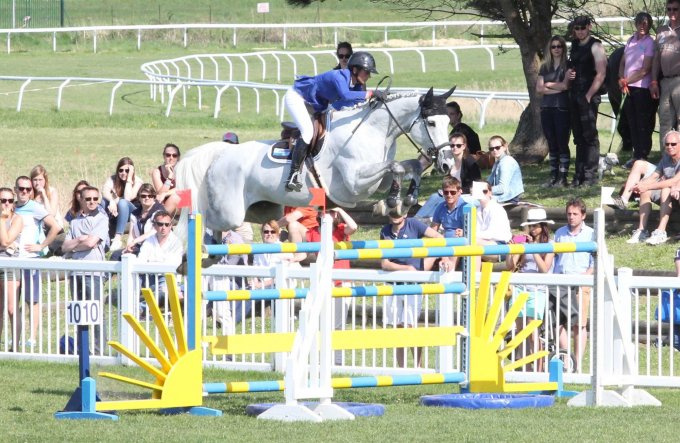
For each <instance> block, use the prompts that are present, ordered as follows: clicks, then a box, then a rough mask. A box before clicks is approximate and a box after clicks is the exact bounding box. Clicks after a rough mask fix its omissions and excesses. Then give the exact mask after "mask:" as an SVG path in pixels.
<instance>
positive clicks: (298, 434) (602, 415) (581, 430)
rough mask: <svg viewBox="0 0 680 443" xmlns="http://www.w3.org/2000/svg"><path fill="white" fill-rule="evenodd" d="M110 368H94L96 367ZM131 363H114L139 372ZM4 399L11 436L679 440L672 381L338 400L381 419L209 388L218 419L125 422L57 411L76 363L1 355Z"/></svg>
mask: <svg viewBox="0 0 680 443" xmlns="http://www.w3.org/2000/svg"><path fill="white" fill-rule="evenodd" d="M100 369H103V370H110V368H96V367H95V368H93V370H94V373H96V372H97V371H99V370H100ZM139 371H140V370H139V369H135V368H115V372H120V373H122V374H125V375H128V376H139V375H140V372H139ZM271 377H272V374H263V373H255V372H251V373H245V372H231V371H221V370H211V369H207V370H205V372H204V379H205V380H206V381H222V382H226V381H231V380H244V379H248V380H260V379H270V378H271ZM0 378H2V380H3V384H4V385H5V389H4V390H3V392H4V395H3V402H2V404H1V405H0V423H2V425H3V431H4V435H5V438H6V439H7V441H31V440H33V439H35V436H37V435H40V436H42V438H43V439H45V440H46V441H92V440H93V439H94V440H96V441H127V440H131V441H158V440H159V438H163V439H164V440H168V441H206V440H207V439H220V440H227V441H236V440H239V441H255V440H261V439H262V438H263V436H265V435H266V436H268V437H265V438H268V439H271V440H273V441H293V440H294V441H310V442H318V441H348V442H349V441H428V442H431V441H449V440H451V438H455V440H456V441H527V440H529V439H530V440H531V441H537V442H543V441H545V442H548V441H554V439H555V434H556V433H557V434H558V435H559V436H560V437H559V438H560V439H565V440H570V441H607V442H608V441H643V440H649V439H652V440H653V441H674V440H675V438H676V432H675V429H674V427H673V426H672V424H671V423H673V420H674V417H675V415H677V414H676V411H677V408H678V407H680V394H678V391H677V390H674V389H652V390H651V393H652V394H653V395H655V396H656V397H657V398H658V399H659V400H661V402H662V403H663V406H661V407H659V408H643V407H639V408H632V409H625V408H600V409H593V408H570V407H567V406H566V401H565V400H560V399H558V400H557V404H556V405H555V406H553V407H551V408H545V409H526V410H502V411H499V410H476V411H474V410H473V411H468V410H462V409H460V410H459V409H443V408H425V407H421V406H418V401H419V399H420V396H421V395H427V394H436V393H449V392H457V388H456V386H455V385H448V386H447V385H440V386H435V385H433V386H425V387H400V388H389V389H380V388H376V389H356V390H338V391H336V395H335V400H337V401H358V402H370V403H382V404H385V405H386V407H387V408H386V413H385V415H384V416H383V417H376V418H357V419H356V421H353V422H335V423H333V422H329V423H324V424H317V425H311V424H304V423H297V424H286V423H280V422H268V421H260V420H256V419H254V418H252V417H248V416H247V415H245V406H246V405H248V404H250V403H260V402H269V401H274V402H280V401H282V398H283V397H282V394H281V393H271V394H269V393H267V394H236V395H229V396H226V395H221V396H211V397H208V398H206V399H205V405H206V406H208V407H212V408H215V409H219V410H222V411H223V412H224V416H223V417H220V418H205V417H203V418H201V417H192V416H187V415H179V416H162V415H159V414H157V413H155V412H122V413H121V414H120V421H119V422H118V423H116V422H106V421H58V420H55V419H54V418H53V413H54V412H56V411H58V410H60V409H61V408H63V407H64V405H65V404H66V401H67V399H68V397H69V396H70V394H71V392H72V391H73V389H74V388H75V386H76V385H77V366H76V365H67V364H54V363H49V364H48V363H40V362H19V361H11V360H10V361H4V362H3V364H2V365H0ZM98 381H99V383H100V384H99V386H98V391H99V394H100V396H101V397H102V398H105V399H114V398H120V397H125V396H128V398H129V396H130V395H131V394H132V395H134V393H135V392H136V393H138V394H139V393H140V391H139V390H135V391H132V390H130V389H127V388H126V387H125V386H123V385H122V384H120V383H116V382H113V381H110V380H105V379H102V378H101V377H100V378H99V379H98Z"/></svg>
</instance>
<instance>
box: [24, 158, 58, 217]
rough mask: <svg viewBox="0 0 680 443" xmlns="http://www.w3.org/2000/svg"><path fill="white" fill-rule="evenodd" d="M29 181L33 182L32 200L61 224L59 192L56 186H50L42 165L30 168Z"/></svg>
mask: <svg viewBox="0 0 680 443" xmlns="http://www.w3.org/2000/svg"><path fill="white" fill-rule="evenodd" d="M31 183H32V184H33V200H35V201H37V202H38V203H40V204H41V205H43V206H44V207H45V209H46V210H47V212H48V213H49V214H50V215H51V216H52V217H54V219H55V220H56V221H57V223H58V224H59V226H62V225H63V223H62V219H61V214H60V213H59V192H57V188H55V187H54V186H50V180H49V177H48V175H47V170H45V167H44V166H42V165H37V166H35V167H34V168H33V169H31Z"/></svg>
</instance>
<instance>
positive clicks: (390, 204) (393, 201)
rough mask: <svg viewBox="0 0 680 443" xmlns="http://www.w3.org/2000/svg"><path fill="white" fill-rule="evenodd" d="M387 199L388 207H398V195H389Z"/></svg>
mask: <svg viewBox="0 0 680 443" xmlns="http://www.w3.org/2000/svg"><path fill="white" fill-rule="evenodd" d="M385 201H386V202H387V207H388V208H390V209H394V208H396V207H397V205H398V204H399V203H400V201H399V199H398V198H396V197H387V199H386V200H385Z"/></svg>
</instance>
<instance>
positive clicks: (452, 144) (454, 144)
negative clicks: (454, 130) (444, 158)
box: [449, 143, 465, 148]
mask: <svg viewBox="0 0 680 443" xmlns="http://www.w3.org/2000/svg"><path fill="white" fill-rule="evenodd" d="M449 146H451V147H452V148H462V147H463V146H465V144H463V143H451V144H450V145H449Z"/></svg>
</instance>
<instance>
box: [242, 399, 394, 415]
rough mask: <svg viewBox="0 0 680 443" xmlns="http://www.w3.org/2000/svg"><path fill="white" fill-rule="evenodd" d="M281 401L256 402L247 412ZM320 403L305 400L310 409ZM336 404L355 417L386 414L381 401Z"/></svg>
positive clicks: (258, 410) (259, 412)
mask: <svg viewBox="0 0 680 443" xmlns="http://www.w3.org/2000/svg"><path fill="white" fill-rule="evenodd" d="M278 404H281V403H255V404H252V405H248V406H246V414H248V415H252V416H258V415H260V414H262V413H263V412H264V411H266V410H267V409H269V408H271V407H274V406H276V405H278ZM318 404H319V403H315V402H305V403H303V405H305V406H306V407H308V408H309V409H312V410H314V408H316V407H317V405H318ZM333 404H334V405H338V406H340V407H341V408H342V409H344V410H346V411H347V412H349V413H351V414H353V415H354V416H355V417H380V416H382V415H384V414H385V405H381V404H379V403H355V402H342V401H339V402H333Z"/></svg>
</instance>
